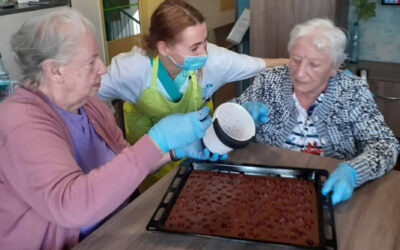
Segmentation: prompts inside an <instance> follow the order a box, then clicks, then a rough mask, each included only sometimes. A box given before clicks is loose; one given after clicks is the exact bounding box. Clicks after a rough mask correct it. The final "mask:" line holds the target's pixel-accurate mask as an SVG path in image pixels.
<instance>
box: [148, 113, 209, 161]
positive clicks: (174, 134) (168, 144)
mask: <svg viewBox="0 0 400 250" xmlns="http://www.w3.org/2000/svg"><path fill="white" fill-rule="evenodd" d="M208 112H210V109H209V108H208V107H207V106H205V107H203V108H202V109H200V110H197V111H194V112H190V113H187V114H173V115H169V116H167V117H164V118H163V119H161V120H160V121H159V122H158V123H157V124H155V125H154V126H153V127H152V128H151V129H150V130H149V135H150V137H151V138H152V139H153V141H155V142H156V143H157V145H158V146H159V147H160V148H161V150H162V151H163V152H164V153H166V152H168V150H170V149H175V148H180V147H184V146H187V145H189V144H191V143H193V142H194V141H195V140H197V139H200V138H202V137H203V136H204V135H205V133H206V130H207V128H208V127H209V126H210V125H211V117H210V116H209V115H208Z"/></svg>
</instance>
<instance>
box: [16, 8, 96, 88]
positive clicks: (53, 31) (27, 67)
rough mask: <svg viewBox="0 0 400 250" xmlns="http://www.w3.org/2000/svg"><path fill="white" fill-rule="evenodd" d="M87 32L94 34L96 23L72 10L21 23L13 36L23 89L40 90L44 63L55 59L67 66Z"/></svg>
mask: <svg viewBox="0 0 400 250" xmlns="http://www.w3.org/2000/svg"><path fill="white" fill-rule="evenodd" d="M88 31H91V32H93V31H94V28H93V24H92V23H91V22H90V21H89V20H88V19H87V18H86V17H84V16H83V15H82V14H81V13H80V12H78V11H77V10H74V9H72V8H63V9H61V10H57V11H53V12H50V13H47V14H45V15H42V16H38V17H34V18H31V19H29V20H27V21H26V22H25V23H24V24H22V26H21V28H20V29H19V30H18V31H17V32H16V33H15V34H14V35H13V36H12V37H11V47H12V50H13V51H14V53H15V61H16V62H17V64H18V66H19V67H20V69H21V73H22V79H21V80H22V81H21V86H23V87H25V88H27V89H30V90H35V89H37V88H38V87H39V85H40V84H41V81H42V78H43V70H42V63H43V62H44V61H45V60H48V59H53V60H54V61H56V62H57V63H59V64H66V63H67V62H68V61H69V59H70V58H71V56H72V55H73V52H74V51H75V49H76V47H77V46H78V44H77V39H78V38H79V37H80V36H81V35H82V34H85V33H86V32H88Z"/></svg>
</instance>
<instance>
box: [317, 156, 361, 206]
mask: <svg viewBox="0 0 400 250" xmlns="http://www.w3.org/2000/svg"><path fill="white" fill-rule="evenodd" d="M356 180H357V173H356V171H355V170H354V169H353V168H352V167H350V166H349V165H347V164H346V163H340V164H339V167H337V168H336V169H335V171H333V172H332V174H331V175H330V176H329V178H328V179H327V180H326V181H325V183H324V186H323V187H322V194H323V195H327V194H328V193H330V192H331V191H332V192H333V193H332V204H333V205H336V204H337V203H339V202H342V201H346V200H348V199H350V197H351V195H352V194H353V190H354V186H355V183H356Z"/></svg>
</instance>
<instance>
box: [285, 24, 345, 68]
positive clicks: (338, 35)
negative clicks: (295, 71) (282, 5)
mask: <svg viewBox="0 0 400 250" xmlns="http://www.w3.org/2000/svg"><path fill="white" fill-rule="evenodd" d="M308 35H310V36H312V38H313V43H314V44H315V45H316V46H317V48H318V49H320V50H323V49H329V50H330V51H329V52H330V55H331V57H332V64H333V67H336V68H339V66H340V65H341V64H342V63H343V62H344V60H345V59H346V52H345V50H346V44H347V36H346V34H345V33H344V31H343V30H342V29H340V28H339V27H336V26H335V25H334V24H333V22H332V21H331V20H329V19H326V18H314V19H311V20H308V21H307V22H305V23H301V24H298V25H296V26H295V27H294V28H293V29H292V31H291V32H290V35H289V43H288V51H289V55H290V53H291V49H292V46H293V44H294V43H295V42H296V40H297V39H299V38H300V37H303V36H308Z"/></svg>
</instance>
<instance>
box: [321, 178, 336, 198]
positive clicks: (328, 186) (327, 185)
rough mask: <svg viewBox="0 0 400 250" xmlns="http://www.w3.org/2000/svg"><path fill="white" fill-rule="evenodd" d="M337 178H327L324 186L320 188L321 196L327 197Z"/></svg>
mask: <svg viewBox="0 0 400 250" xmlns="http://www.w3.org/2000/svg"><path fill="white" fill-rule="evenodd" d="M336 181H337V178H336V177H335V176H334V175H330V176H329V178H328V179H327V180H326V181H325V183H324V186H323V187H322V194H323V195H327V194H329V192H331V191H332V189H333V187H334V185H335V183H336Z"/></svg>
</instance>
